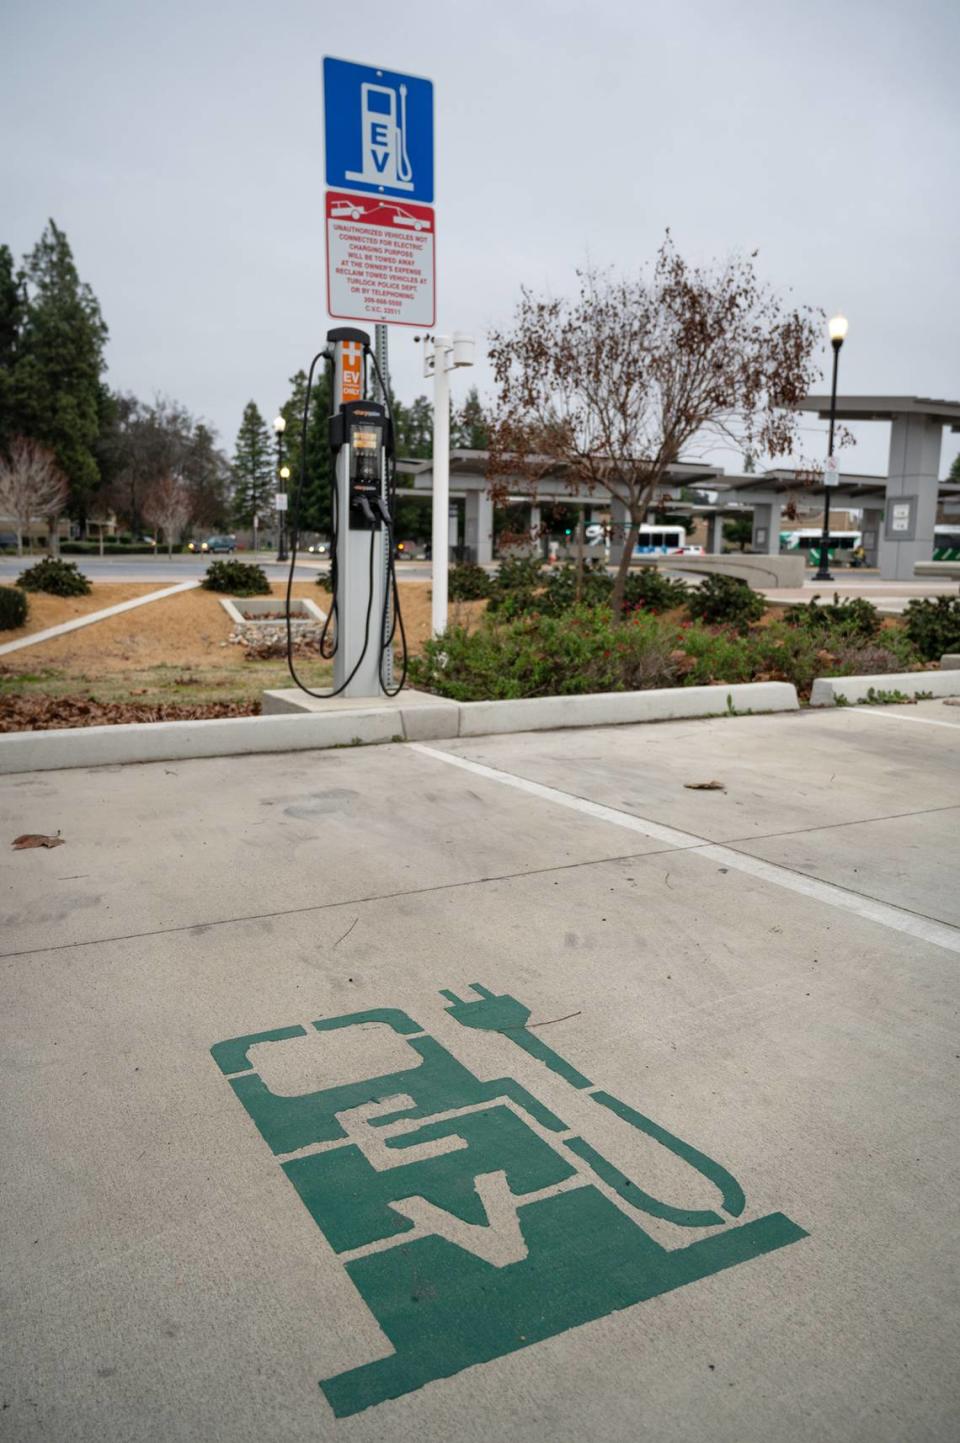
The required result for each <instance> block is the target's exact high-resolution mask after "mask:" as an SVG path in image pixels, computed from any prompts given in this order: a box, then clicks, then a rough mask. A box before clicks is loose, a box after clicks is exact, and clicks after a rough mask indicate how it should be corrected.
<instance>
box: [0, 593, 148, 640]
mask: <svg viewBox="0 0 960 1443" xmlns="http://www.w3.org/2000/svg"><path fill="white" fill-rule="evenodd" d="M4 584H6V583H4ZM91 584H92V587H93V590H92V591H91V592H90V595H89V596H47V594H46V593H45V592H43V591H28V592H26V593H25V594H26V597H27V603H28V605H29V607H30V614H29V616H28V617H27V624H26V626H18V627H17V628H16V630H14V631H0V646H2V645H3V644H4V643H5V642H8V641H19V640H20V638H21V637H22V636H30V635H32V633H33V632H35V631H46V629H47V627H48V626H60V625H61V623H62V622H64V621H74V620H75V619H76V618H77V617H78V616H89V614H90V612H91V611H103V610H104V609H105V608H106V607H108V606H118V605H119V604H120V602H121V601H132V600H133V599H134V597H136V596H146V595H147V593H148V592H150V591H161V590H162V589H163V586H164V584H166V585H170V586H172V585H173V584H174V583H173V582H167V583H163V582H144V581H94V582H92V583H91ZM98 624H99V623H98Z"/></svg>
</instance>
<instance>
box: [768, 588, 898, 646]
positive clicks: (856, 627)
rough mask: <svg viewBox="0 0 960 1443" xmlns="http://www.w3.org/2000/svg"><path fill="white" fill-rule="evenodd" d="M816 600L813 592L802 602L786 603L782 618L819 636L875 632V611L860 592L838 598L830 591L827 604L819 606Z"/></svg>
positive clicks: (864, 636)
mask: <svg viewBox="0 0 960 1443" xmlns="http://www.w3.org/2000/svg"><path fill="white" fill-rule="evenodd" d="M819 601H820V598H819V596H814V597H813V598H812V599H811V600H810V601H809V602H808V603H807V604H806V605H805V606H804V605H798V606H788V607H787V609H786V611H785V612H784V617H783V619H784V621H785V622H786V623H787V625H788V626H797V627H802V628H804V629H805V630H807V631H814V632H818V633H819V634H820V635H822V636H842V637H851V638H852V637H859V638H861V639H862V640H864V641H869V640H870V638H871V637H874V636H876V635H877V632H878V631H879V630H880V628H881V626H882V622H881V620H880V613H879V611H878V610H877V608H876V607H875V606H874V604H873V602H872V601H867V600H866V598H865V597H863V596H854V597H849V598H847V599H846V600H844V601H841V600H840V597H839V595H838V594H837V592H834V593H833V600H832V601H831V602H830V603H829V604H828V605H827V606H820V605H819Z"/></svg>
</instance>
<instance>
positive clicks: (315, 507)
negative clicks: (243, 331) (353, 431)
mask: <svg viewBox="0 0 960 1443" xmlns="http://www.w3.org/2000/svg"><path fill="white" fill-rule="evenodd" d="M290 385H291V387H292V390H291V394H290V398H289V400H288V401H286V402H285V403H284V405H283V406H281V408H280V413H281V415H282V416H283V418H284V420H285V421H286V423H287V429H286V431H285V432H284V433H283V459H284V465H286V466H289V467H290V479H289V481H288V482H287V491H288V492H289V495H290V501H289V517H290V525H291V527H294V526H295V527H296V528H297V530H298V531H301V532H309V531H313V532H317V533H318V534H319V535H321V536H326V537H329V535H330V532H331V528H332V525H333V515H332V507H331V501H330V489H331V486H332V485H333V472H332V469H331V465H330V439H329V421H330V407H331V393H330V373H329V369H328V368H327V367H326V366H324V367H323V369H322V370H321V371H319V372H317V371H315V372H314V378H313V386H312V387H311V390H310V414H309V416H308V418H307V456H306V468H305V471H304V476H303V492H302V495H301V496H300V506H299V514H298V510H297V496H298V493H299V489H300V461H301V455H302V450H303V406H304V401H305V399H306V394H307V375H306V372H305V371H298V372H297V374H296V375H295V376H291V377H290Z"/></svg>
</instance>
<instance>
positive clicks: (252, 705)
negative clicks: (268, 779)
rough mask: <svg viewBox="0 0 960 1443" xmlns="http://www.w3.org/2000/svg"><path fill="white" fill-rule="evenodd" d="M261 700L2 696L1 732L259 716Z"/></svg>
mask: <svg viewBox="0 0 960 1443" xmlns="http://www.w3.org/2000/svg"><path fill="white" fill-rule="evenodd" d="M259 714H260V703H259V702H258V701H250V702H234V701H215V702H205V703H202V704H200V705H198V706H186V705H183V704H181V703H178V702H159V703H157V704H156V705H153V704H151V703H144V702H139V703H138V702H100V701H94V699H93V698H92V697H86V696H42V695H32V696H2V697H0V732H41V731H55V730H58V729H60V728H63V727H102V726H117V725H119V724H120V723H121V722H159V721H199V720H200V719H207V718H209V717H218V716H259Z"/></svg>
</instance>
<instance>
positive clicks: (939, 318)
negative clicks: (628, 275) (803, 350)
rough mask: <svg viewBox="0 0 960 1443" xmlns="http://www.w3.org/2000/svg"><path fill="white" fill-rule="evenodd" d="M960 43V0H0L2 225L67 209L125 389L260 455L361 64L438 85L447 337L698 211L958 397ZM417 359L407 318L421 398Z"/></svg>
mask: <svg viewBox="0 0 960 1443" xmlns="http://www.w3.org/2000/svg"><path fill="white" fill-rule="evenodd" d="M958 48H960V6H958V5H957V3H956V0H915V3H892V0H807V3H806V4H804V5H798V4H789V3H779V0H764V3H759V0H728V3H725V4H722V5H719V4H717V3H716V0H672V3H670V4H668V5H656V6H655V5H652V4H638V3H628V0H606V3H605V4H603V5H596V4H595V5H590V6H588V5H586V4H579V3H570V0H510V3H505V0H482V3H469V4H468V3H462V0H447V3H445V4H428V3H422V0H391V3H389V4H388V3H384V0H372V3H369V4H367V5H365V6H363V5H358V4H356V3H354V4H351V5H346V4H344V3H342V0H339V3H336V4H332V3H330V0H278V3H275V4H272V5H264V4H253V3H251V0H232V3H230V4H227V3H222V4H213V3H209V0H166V3H165V4H163V5H157V4H151V5H146V4H143V3H137V0H0V134H2V135H3V144H2V147H0V196H2V206H0V241H6V242H7V243H8V244H9V245H11V247H12V248H13V249H14V251H15V253H17V254H20V253H21V252H23V251H24V250H26V249H27V248H28V247H29V246H31V245H32V244H33V242H34V241H35V240H36V238H37V237H38V235H39V234H40V231H41V230H42V228H43V225H44V223H45V221H46V218H47V217H48V216H53V217H55V219H56V220H57V222H58V223H59V224H60V225H61V226H63V227H64V228H65V229H66V231H67V234H68V236H69V238H70V241H71V244H72V246H73V249H74V254H75V256H76V259H77V263H78V266H79V268H80V272H81V275H82V276H83V277H84V279H86V280H88V281H89V282H90V283H91V285H92V286H93V288H94V290H95V291H96V294H97V296H98V297H99V299H100V302H101V305H102V307H103V311H104V315H105V318H106V320H107V323H108V325H109V327H110V344H109V351H108V357H109V364H110V373H109V380H110V382H111V384H112V385H113V386H115V387H118V388H121V389H124V390H132V391H135V392H136V393H137V394H139V395H141V396H144V397H147V398H149V397H150V396H152V395H153V394H154V393H155V392H164V393H166V394H168V395H171V396H175V397H176V398H178V399H179V400H181V401H183V402H184V404H186V405H187V406H188V407H190V409H191V410H193V411H194V412H196V413H198V414H201V415H203V416H205V417H207V418H208V419H209V420H210V421H212V422H213V424H214V425H215V426H216V427H217V429H218V430H219V432H220V434H221V437H222V438H223V440H224V441H225V442H226V444H227V446H228V448H232V444H233V439H234V435H235V432H236V428H237V426H238V424H239V421H240V414H241V411H242V408H243V405H244V403H245V402H246V401H247V400H248V399H249V398H250V397H254V398H255V399H256V400H257V402H258V404H259V405H260V406H261V408H262V409H263V410H264V412H265V413H269V415H272V414H273V413H274V411H275V408H276V407H277V406H278V405H279V404H280V403H281V401H282V400H283V399H284V398H285V396H286V385H285V383H286V380H287V378H288V377H289V376H290V375H291V374H292V373H293V372H294V371H295V370H296V369H297V368H298V367H300V366H302V365H305V364H306V362H307V361H308V360H309V358H310V356H311V355H312V354H313V352H314V351H315V350H317V349H319V348H320V345H321V344H322V341H323V337H324V334H325V331H326V328H327V326H328V324H329V322H328V320H327V317H326V313H325V283H324V241H323V220H322V200H323V189H324V183H323V164H322V162H323V153H322V88H321V61H322V57H323V56H324V55H335V56H341V57H344V58H347V59H352V60H358V61H362V62H369V63H372V64H375V65H383V66H386V67H388V68H392V69H396V70H401V71H409V72H411V73H414V74H419V75H425V76H429V77H430V78H431V79H433V81H434V82H435V85H436V101H437V130H438V143H437V210H438V222H437V230H438V258H439V308H438V325H439V327H440V328H441V329H445V330H454V329H461V330H467V331H473V332H475V333H476V335H477V338H478V341H479V342H480V350H481V351H482V347H483V336H484V334H485V333H486V331H487V330H488V328H489V327H490V326H491V325H492V324H497V323H499V322H503V321H505V320H506V319H508V317H509V314H510V311H511V308H512V305H513V302H514V300H515V297H516V295H517V291H518V288H519V286H520V285H521V283H524V282H526V283H528V284H530V285H533V286H534V287H549V288H550V289H552V290H553V291H554V292H555V293H558V294H559V293H563V292H566V291H570V290H572V288H573V285H574V274H573V273H574V270H575V268H576V267H577V265H578V264H581V263H583V262H584V261H585V260H587V259H589V260H591V261H593V262H595V263H612V264H614V265H615V266H617V267H620V268H622V269H627V270H629V269H631V268H633V267H636V266H637V265H639V264H640V263H641V262H643V261H646V260H649V258H651V257H652V256H653V254H654V253H655V251H656V249H657V246H658V244H659V242H660V239H661V237H662V234H663V230H664V227H665V226H668V225H669V226H670V227H671V228H672V230H673V233H674V236H675V238H676V240H677V243H678V245H679V247H680V249H681V250H682V251H683V252H684V253H685V254H686V255H687V256H689V257H691V258H692V259H697V260H709V259H710V258H713V257H725V256H727V255H728V254H730V253H731V252H733V251H737V250H748V249H753V248H755V247H756V248H759V251H760V257H759V263H760V265H761V267H762V271H763V274H764V275H765V277H766V278H767V279H768V280H769V281H770V282H771V283H772V284H774V285H775V286H776V287H777V288H778V289H780V290H782V291H783V292H787V291H789V292H790V293H791V295H792V297H793V298H794V299H795V300H796V301H798V302H808V303H810V304H812V305H819V306H822V307H823V308H824V309H825V310H826V311H827V312H828V314H829V313H831V312H833V311H835V310H843V311H844V312H845V313H846V315H847V316H848V317H849V321H850V334H849V338H848V341H847V344H846V346H845V347H844V350H843V353H842V357H841V378H840V380H841V390H846V391H850V392H869V391H873V392H885V393H887V394H896V393H903V394H913V395H927V396H946V397H949V398H951V399H958V398H960V324H958V320H960V318H958V306H957V299H958V269H960V266H958V262H960V185H958V184H957V174H958V158H960V98H958V97H960V87H958V84H957V54H958ZM418 352H419V348H418V347H416V346H415V345H414V344H413V341H412V338H411V333H410V332H409V331H406V330H404V329H403V328H391V369H392V372H393V378H394V383H395V386H396V389H397V391H398V394H399V395H400V396H401V397H402V398H404V399H406V400H409V399H411V398H412V397H413V395H415V394H416V393H417V392H418V391H421V390H424V389H426V387H425V385H424V383H423V381H422V379H421V376H420V362H419V354H418ZM466 374H467V375H468V376H469V374H470V373H466ZM474 376H475V378H476V379H477V381H478V382H479V384H480V386H481V390H483V388H484V385H485V383H487V382H488V375H487V373H486V371H485V369H484V368H483V367H482V366H481V367H478V369H477V371H476V372H475V373H474ZM466 384H467V381H466V380H465V379H464V378H463V377H458V378H457V381H456V385H455V388H454V389H455V391H456V392H458V393H459V394H460V395H462V393H463V391H464V390H465V388H466ZM805 424H806V425H808V426H813V427H816V424H817V423H816V421H815V419H813V418H811V419H809V420H808V421H807V422H805ZM886 431H887V428H886V427H884V426H882V425H875V426H871V427H863V428H861V429H860V431H859V432H858V436H859V444H858V446H857V449H856V452H855V453H854V454H853V455H851V457H850V460H849V462H848V463H847V464H848V467H849V469H856V470H864V471H881V472H882V471H885V470H886V448H887V435H886ZM958 449H960V437H956V436H951V435H950V434H949V433H948V434H947V436H946V438H945V445H944V452H943V469H946V467H947V465H948V464H949V461H950V459H951V458H952V457H953V455H955V454H956V452H957V450H958ZM804 450H805V451H807V453H808V454H810V455H815V454H819V453H820V451H821V450H822V445H821V441H820V438H819V436H818V435H817V434H815V433H813V432H810V431H808V432H807V433H806V434H805V436H804ZM713 459H714V460H716V461H718V462H720V463H721V464H726V465H727V467H728V469H734V470H737V469H739V467H740V457H739V456H738V455H737V454H736V453H729V452H728V453H726V454H723V453H721V452H714V453H713Z"/></svg>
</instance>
